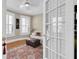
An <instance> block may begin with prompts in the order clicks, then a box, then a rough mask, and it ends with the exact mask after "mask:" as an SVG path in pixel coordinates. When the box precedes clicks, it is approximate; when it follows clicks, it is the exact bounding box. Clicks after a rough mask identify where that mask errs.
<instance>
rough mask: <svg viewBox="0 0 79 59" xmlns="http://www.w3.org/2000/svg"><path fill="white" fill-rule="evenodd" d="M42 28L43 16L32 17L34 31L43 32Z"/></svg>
mask: <svg viewBox="0 0 79 59" xmlns="http://www.w3.org/2000/svg"><path fill="white" fill-rule="evenodd" d="M42 26H43V15H42V14H39V15H35V16H33V17H32V29H35V30H36V31H40V32H42V30H43V29H42Z"/></svg>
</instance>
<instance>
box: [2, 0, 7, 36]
mask: <svg viewBox="0 0 79 59" xmlns="http://www.w3.org/2000/svg"><path fill="white" fill-rule="evenodd" d="M5 24H6V0H2V37H5V33H6V32H5V31H6V30H5V28H6V25H5Z"/></svg>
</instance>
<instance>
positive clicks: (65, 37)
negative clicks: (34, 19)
mask: <svg viewBox="0 0 79 59" xmlns="http://www.w3.org/2000/svg"><path fill="white" fill-rule="evenodd" d="M73 5H74V4H73V0H45V1H44V19H43V20H44V22H43V23H44V26H43V27H44V28H43V29H44V31H43V32H44V40H43V47H44V48H43V59H74V34H73V32H74V14H73V12H74V11H73V9H74V8H73V7H74V6H73ZM71 9H72V10H71Z"/></svg>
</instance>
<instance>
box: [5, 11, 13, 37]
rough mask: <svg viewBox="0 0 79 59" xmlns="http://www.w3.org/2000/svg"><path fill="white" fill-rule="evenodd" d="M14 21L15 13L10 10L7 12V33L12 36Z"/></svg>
mask: <svg viewBox="0 0 79 59" xmlns="http://www.w3.org/2000/svg"><path fill="white" fill-rule="evenodd" d="M13 21H14V15H13V14H12V13H10V12H7V14H6V35H9V36H11V35H12V34H13Z"/></svg>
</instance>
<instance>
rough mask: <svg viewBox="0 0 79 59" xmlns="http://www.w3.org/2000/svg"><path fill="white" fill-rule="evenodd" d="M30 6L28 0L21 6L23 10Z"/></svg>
mask: <svg viewBox="0 0 79 59" xmlns="http://www.w3.org/2000/svg"><path fill="white" fill-rule="evenodd" d="M29 6H30V2H29V1H28V0H26V2H25V3H24V4H22V5H20V8H23V7H29Z"/></svg>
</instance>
